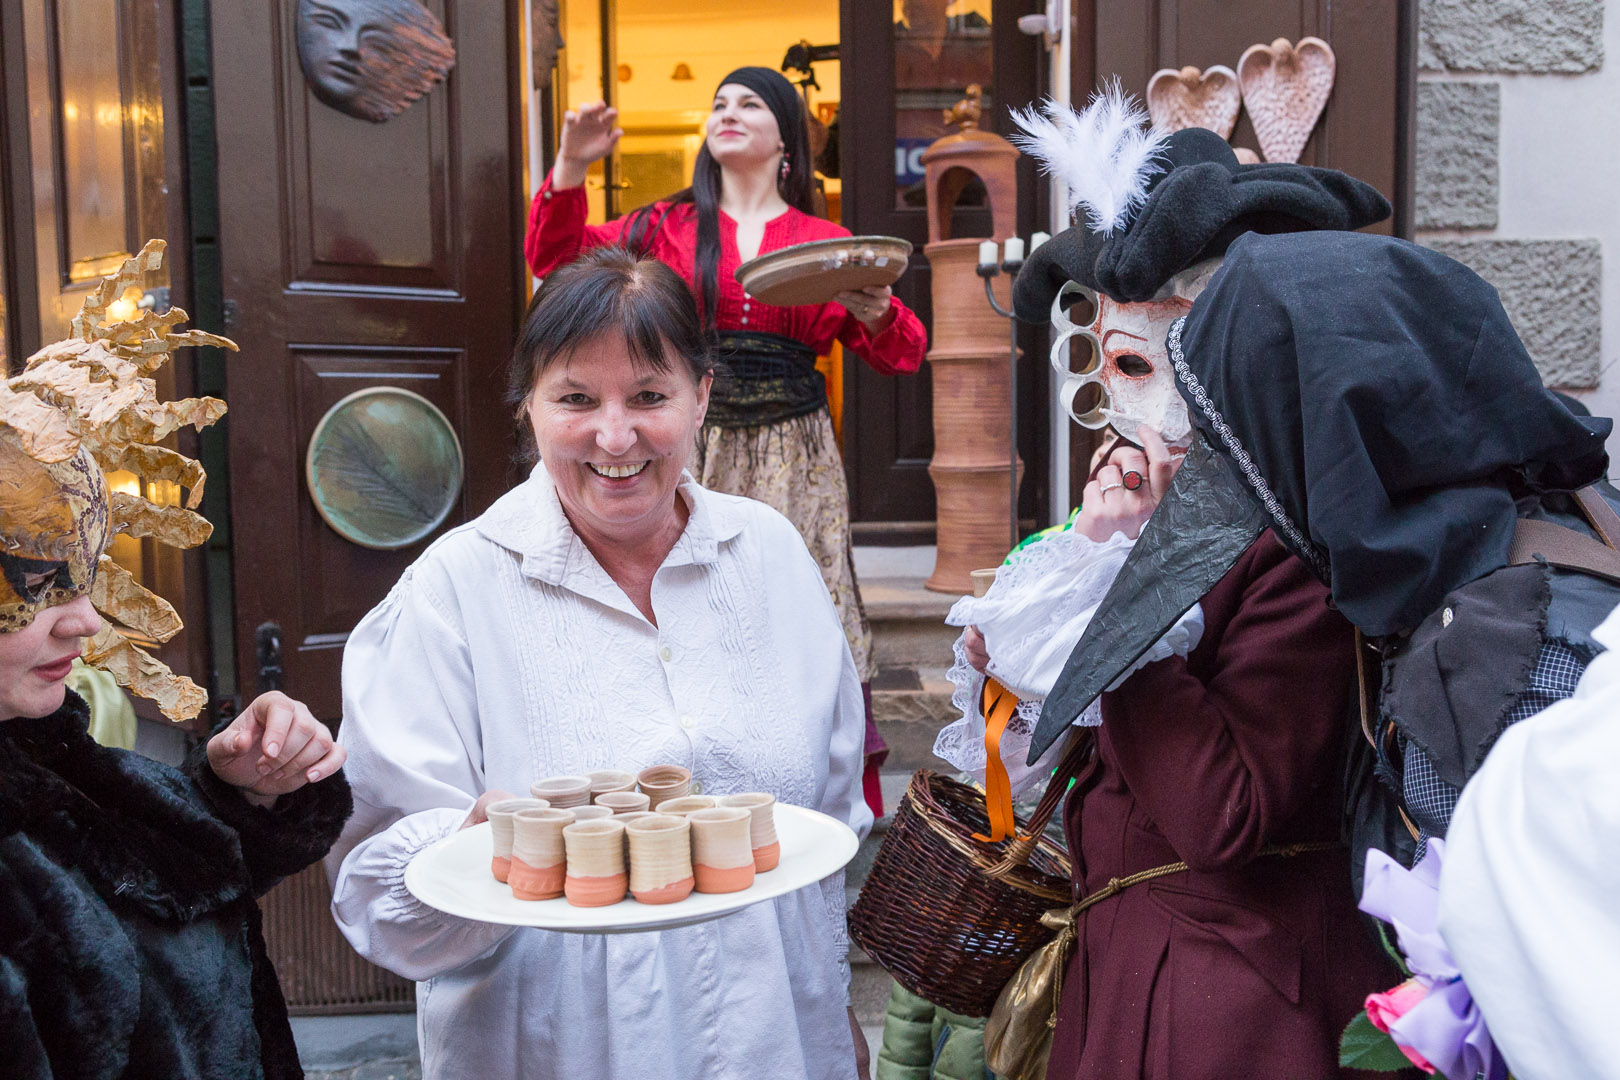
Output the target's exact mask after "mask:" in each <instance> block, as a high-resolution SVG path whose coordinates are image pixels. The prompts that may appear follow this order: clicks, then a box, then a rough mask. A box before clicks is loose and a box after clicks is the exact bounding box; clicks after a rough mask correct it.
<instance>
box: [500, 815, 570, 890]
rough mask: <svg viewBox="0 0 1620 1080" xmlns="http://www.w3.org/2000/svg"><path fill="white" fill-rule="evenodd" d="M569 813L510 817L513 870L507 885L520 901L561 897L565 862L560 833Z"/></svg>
mask: <svg viewBox="0 0 1620 1080" xmlns="http://www.w3.org/2000/svg"><path fill="white" fill-rule="evenodd" d="M573 823H574V814H573V811H571V810H557V809H549V810H519V811H518V812H517V813H516V814H514V815H513V816H512V869H511V872H510V873H509V874H508V875H507V879H506V883H507V884H508V885H510V886H512V895H513V896H515V897H517V898H518V899H519V900H551V899H553V898H555V897H558V896H561V895H562V893H563V877H564V874H565V873H566V863H567V858H566V855H565V853H564V849H563V835H562V834H563V829H565V828H567V827H568V826H569V825H572V824H573Z"/></svg>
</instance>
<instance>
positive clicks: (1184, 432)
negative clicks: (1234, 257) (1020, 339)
mask: <svg viewBox="0 0 1620 1080" xmlns="http://www.w3.org/2000/svg"><path fill="white" fill-rule="evenodd" d="M1219 266H1220V263H1219V260H1214V259H1212V260H1209V261H1208V262H1204V263H1200V264H1199V265H1197V266H1195V267H1192V268H1191V269H1189V270H1185V271H1183V272H1182V273H1180V274H1177V275H1176V277H1175V278H1174V279H1172V280H1171V281H1170V283H1169V284H1168V285H1167V286H1166V287H1165V288H1164V289H1163V290H1161V292H1160V295H1159V296H1156V297H1154V298H1153V299H1152V300H1147V301H1144V302H1142V303H1139V304H1121V303H1119V302H1118V301H1116V300H1114V299H1113V298H1112V297H1109V296H1105V295H1103V294H1101V293H1094V292H1092V291H1091V290H1090V289H1088V288H1086V287H1085V286H1083V285H1079V284H1076V283H1075V282H1072V281H1071V282H1069V283H1068V284H1067V285H1065V286H1063V288H1062V289H1061V290H1059V292H1058V294H1057V296H1056V297H1055V298H1054V299H1053V301H1052V325H1053V326H1054V327H1055V328H1056V329H1057V331H1058V336H1057V340H1056V341H1054V342H1053V343H1052V366H1053V367H1054V368H1055V369H1057V371H1058V373H1059V374H1060V375H1062V376H1064V382H1063V387H1062V389H1061V390H1060V391H1059V392H1058V394H1059V399H1060V400H1061V401H1062V402H1063V408H1064V409H1065V410H1066V411H1067V412H1068V414H1069V416H1070V417H1071V418H1073V420H1074V422H1075V423H1077V424H1079V425H1080V426H1081V427H1084V428H1090V429H1092V430H1096V429H1098V428H1104V427H1112V428H1113V429H1114V430H1115V431H1118V432H1119V433H1120V434H1122V435H1124V436H1126V437H1127V438H1129V439H1133V440H1134V438H1135V433H1136V429H1137V428H1138V427H1139V426H1141V425H1143V424H1146V425H1147V426H1148V427H1150V428H1152V429H1153V430H1155V431H1157V432H1158V433H1159V434H1160V435H1161V436H1163V437H1164V441H1165V442H1166V443H1168V444H1170V445H1171V446H1186V445H1187V440H1188V438H1189V437H1190V436H1191V434H1192V421H1191V420H1190V419H1189V418H1188V416H1187V405H1186V402H1184V401H1183V400H1182V398H1181V394H1180V392H1179V391H1178V390H1177V389H1176V377H1175V372H1174V371H1173V370H1172V369H1171V367H1170V356H1169V353H1168V351H1167V350H1166V348H1165V338H1166V337H1167V336H1168V335H1169V333H1170V324H1171V323H1173V322H1175V321H1176V320H1177V319H1179V318H1181V317H1182V316H1183V315H1185V314H1187V312H1188V310H1190V309H1191V308H1192V304H1193V300H1194V299H1196V298H1197V296H1198V294H1199V293H1201V292H1203V290H1204V286H1205V285H1207V284H1208V283H1209V279H1210V277H1211V276H1212V275H1213V274H1214V272H1215V270H1216V269H1217V268H1219ZM1076 296H1078V297H1080V298H1081V300H1082V302H1081V303H1080V304H1077V305H1075V306H1076V307H1077V308H1079V309H1081V310H1083V311H1086V312H1087V313H1089V314H1090V315H1091V318H1090V320H1089V321H1087V322H1085V323H1083V324H1077V323H1075V322H1074V321H1072V320H1071V319H1070V318H1069V312H1068V308H1069V305H1070V302H1071V298H1073V297H1076ZM1076 339H1078V340H1076ZM1077 347H1078V348H1082V349H1084V350H1085V354H1084V358H1083V362H1077V361H1080V360H1081V358H1080V357H1077V356H1076V355H1075V350H1076V348H1077ZM1088 386H1096V387H1098V389H1099V391H1100V393H1099V395H1098V397H1097V400H1096V403H1095V404H1093V405H1091V406H1090V407H1089V408H1085V409H1084V411H1077V407H1076V399H1077V398H1078V397H1079V395H1080V393H1081V392H1082V391H1083V390H1085V388H1086V387H1088Z"/></svg>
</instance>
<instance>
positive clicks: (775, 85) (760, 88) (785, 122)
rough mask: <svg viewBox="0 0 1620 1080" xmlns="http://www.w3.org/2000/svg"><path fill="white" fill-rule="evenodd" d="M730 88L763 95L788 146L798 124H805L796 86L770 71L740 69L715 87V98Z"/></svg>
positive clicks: (761, 97)
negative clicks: (792, 132) (791, 134)
mask: <svg viewBox="0 0 1620 1080" xmlns="http://www.w3.org/2000/svg"><path fill="white" fill-rule="evenodd" d="M728 84H736V85H737V86H746V87H748V89H750V90H752V91H753V92H754V93H756V94H758V95H759V100H761V101H763V102H764V103H765V107H766V108H767V109H769V110H771V115H772V116H774V117H776V126H777V129H778V130H780V131H781V132H782V139H783V141H784V142H786V141H787V136H788V133H789V132H791V131H792V130H793V127H794V125H795V124H802V123H804V121H803V120H802V119H801V118H800V116H801V114H800V111H799V95H798V94H797V93H796V92H795V91H794V89H793V84H792V83H790V82H788V81H787V79H785V78H783V77H782V75H780V74H779V73H777V72H775V71H772V70H771V69H770V68H768V67H740V68H738V69H737V70H736V71H733V72H732V73H731V74H730V75H727V76H726V77H725V78H723V79H721V80H720V82H719V83H717V84H716V85H715V88H714V92H715V94H717V95H718V94H719V93H720V87H722V86H726V85H728Z"/></svg>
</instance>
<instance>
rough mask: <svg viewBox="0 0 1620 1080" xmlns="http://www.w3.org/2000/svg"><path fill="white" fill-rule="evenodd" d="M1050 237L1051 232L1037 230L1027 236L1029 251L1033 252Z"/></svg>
mask: <svg viewBox="0 0 1620 1080" xmlns="http://www.w3.org/2000/svg"><path fill="white" fill-rule="evenodd" d="M1050 239H1052V234H1051V233H1043V232H1038V233H1036V234H1035V235H1034V236H1031V237H1030V238H1029V253H1030V254H1031V255H1033V254H1035V249H1036V248H1038V247H1040V246H1041V245H1042V244H1044V243H1046V242H1047V241H1048V240H1050Z"/></svg>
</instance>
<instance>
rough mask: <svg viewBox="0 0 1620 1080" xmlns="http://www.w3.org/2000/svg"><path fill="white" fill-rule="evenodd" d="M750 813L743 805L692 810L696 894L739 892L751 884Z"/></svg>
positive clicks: (752, 879) (690, 819) (752, 876)
mask: <svg viewBox="0 0 1620 1080" xmlns="http://www.w3.org/2000/svg"><path fill="white" fill-rule="evenodd" d="M752 818H753V815H751V814H750V813H749V812H748V810H747V809H746V808H745V807H741V806H716V807H711V808H710V809H708V810H697V811H694V812H693V813H692V814H690V815H689V816H688V817H687V820H688V821H690V822H691V823H692V877H693V879H694V881H695V883H696V886H697V891H698V892H700V893H731V892H741V891H742V890H744V889H746V888H748V886H750V885H752V884H753V883H754V849H753V847H752V846H751V845H750V843H749V834H748V829H749V822H750V821H751V820H752Z"/></svg>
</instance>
